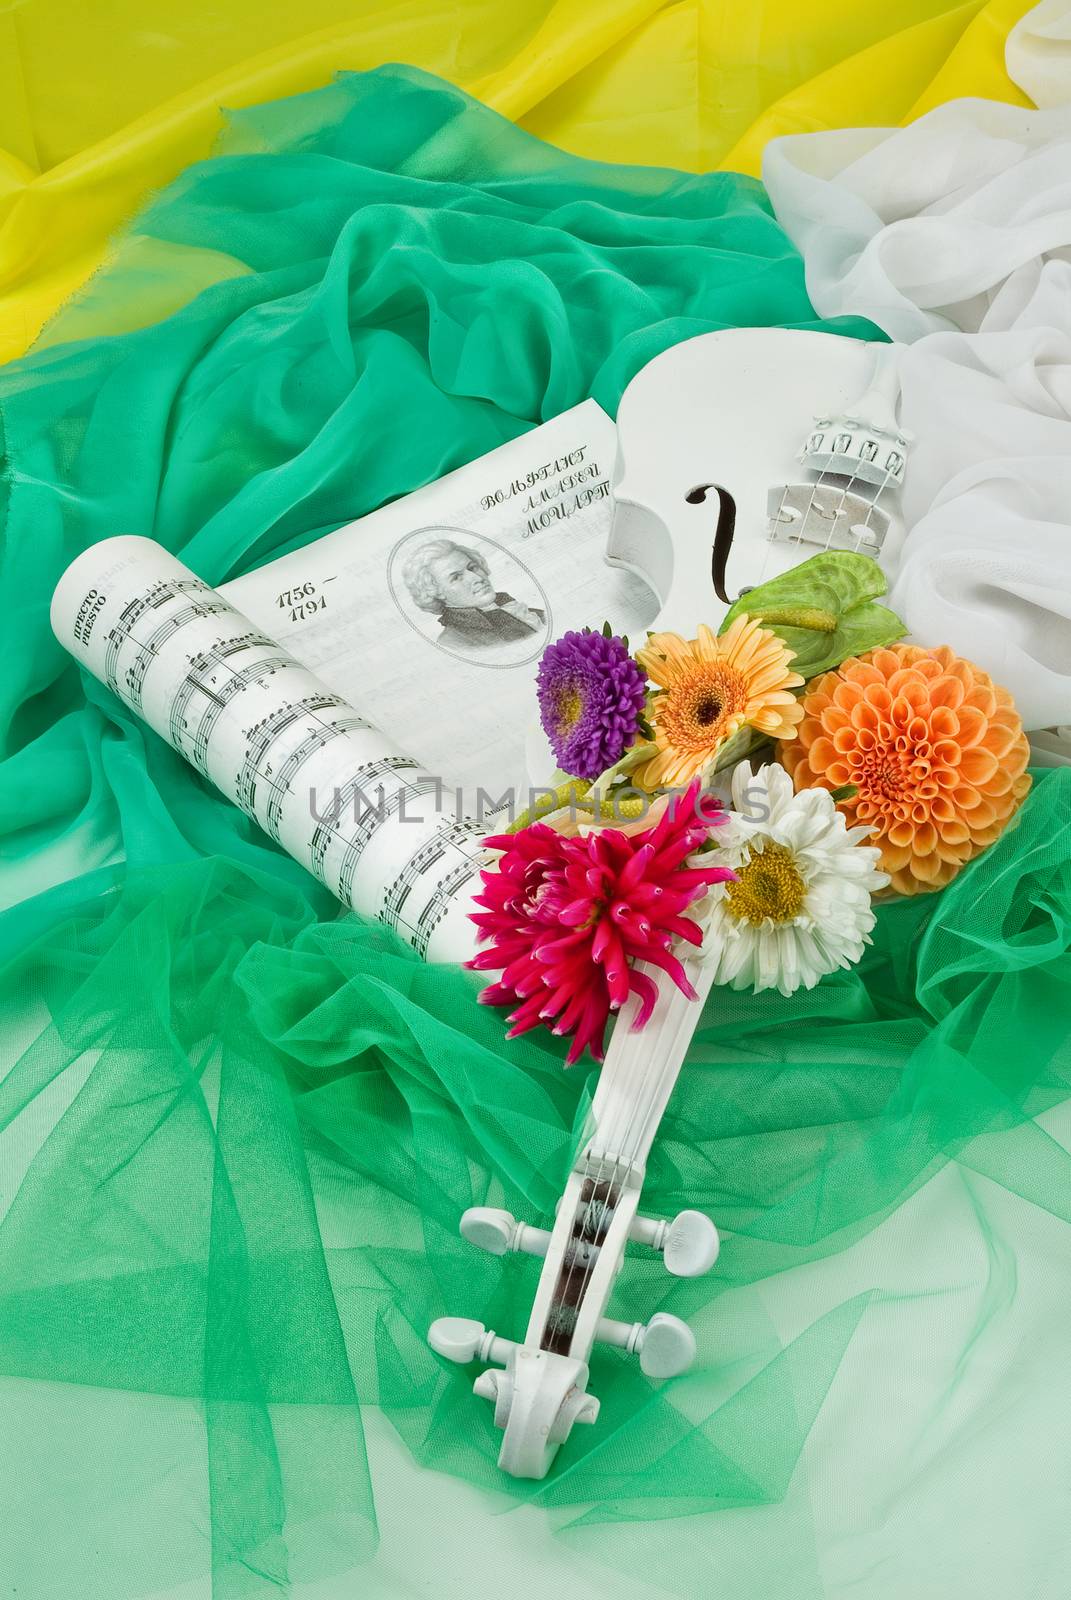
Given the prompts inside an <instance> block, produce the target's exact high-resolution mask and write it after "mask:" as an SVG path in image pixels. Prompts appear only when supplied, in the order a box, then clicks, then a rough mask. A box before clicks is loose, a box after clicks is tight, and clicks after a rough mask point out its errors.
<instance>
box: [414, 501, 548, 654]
mask: <svg viewBox="0 0 1071 1600" xmlns="http://www.w3.org/2000/svg"><path fill="white" fill-rule="evenodd" d="M429 538H444V539H447V538H449V539H452V540H455V541H456V543H457V544H458V545H460V546H462V547H476V548H478V549H479V551H480V553H481V554H482V555H484V556H485V557H486V559H487V562H488V565H489V566H490V567H491V570H492V573H494V572H495V563H494V561H492V560H491V555H492V554H493V555H494V557H495V558H497V561H498V563H499V566H500V567H506V568H507V569H508V568H509V567H513V568H514V569H515V570H516V571H517V572H519V573H521V574H523V576H524V578H525V580H526V582H527V583H528V584H530V585H531V588H532V591H533V593H534V594H537V595H538V596H539V599H540V603H541V609H542V611H543V613H544V617H545V619H546V620H545V621H544V624H543V630H542V632H541V633H539V634H536V635H534V640H535V642H534V643H533V645H532V649H531V651H530V652H529V653H528V654H526V655H518V656H515V657H513V658H512V659H510V660H509V661H487V660H482V659H481V657H480V654H479V652H478V651H475V650H474V651H471V652H469V651H464V650H455V649H454V648H453V647H452V646H450V645H448V644H440V643H439V641H438V640H437V639H432V638H429V636H428V635H427V634H426V633H425V632H424V630H423V629H422V628H421V626H420V624H419V623H418V622H417V621H416V620H415V619H414V617H412V616H411V615H410V610H411V609H415V607H414V602H413V600H412V598H411V597H410V596H409V591H408V589H406V587H405V585H404V583H400V584H396V583H395V581H394V575H395V572H396V571H397V569H398V566H399V562H400V560H401V559H404V554H403V553H404V551H405V550H406V549H407V547H410V546H412V545H413V543H414V542H415V541H416V540H420V539H424V540H427V539H429ZM387 587H388V589H389V590H390V597H391V599H392V600H393V601H394V608H395V610H396V611H397V612H398V614H399V615H400V616H401V617H403V618H404V619H405V621H406V622H407V623H408V624H409V626H410V627H411V628H412V630H413V632H414V633H415V634H418V635H419V637H420V638H421V639H423V641H424V643H425V644H430V645H431V646H432V648H433V649H435V650H441V651H442V653H443V655H445V656H450V657H451V659H452V660H454V661H463V662H465V663H466V664H467V665H468V666H473V667H483V668H485V669H487V670H489V671H497V672H511V671H512V670H513V669H514V668H515V667H523V666H527V665H528V663H529V662H531V661H536V660H538V658H539V657H540V656H541V655H542V654H543V651H544V650H545V649H546V647H547V645H548V644H549V643H550V641H551V639H552V637H553V633H552V629H553V625H554V618H553V615H552V608H551V604H550V597H549V596H548V594H547V592H546V590H545V589H544V587H543V585H542V584H541V583H540V581H539V579H538V578H537V577H536V575H535V573H534V572H533V571H532V569H531V568H530V567H529V566H527V565H526V564H525V562H523V561H522V560H521V559H520V558H519V557H518V556H515V555H514V554H513V552H512V550H507V549H506V547H505V545H502V544H499V543H498V541H497V540H496V539H491V538H489V537H488V535H487V534H485V533H473V532H472V531H471V529H468V528H451V527H447V526H446V525H445V524H444V523H441V522H433V523H429V524H428V525H427V526H426V527H423V528H413V529H412V530H411V531H410V532H409V533H404V534H403V535H402V537H401V538H400V539H398V540H397V541H396V543H395V544H393V545H392V546H391V549H390V552H389V554H388V556H387ZM403 595H404V596H405V597H406V598H405V599H404V600H403V599H402V596H403ZM407 605H408V608H409V609H407ZM424 614H425V615H426V616H428V617H429V618H430V616H431V613H430V612H426V613H424Z"/></svg>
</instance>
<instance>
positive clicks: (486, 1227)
mask: <svg viewBox="0 0 1071 1600" xmlns="http://www.w3.org/2000/svg"><path fill="white" fill-rule="evenodd" d="M460 1228H461V1237H462V1238H463V1239H467V1240H468V1242H469V1244H474V1245H476V1247H477V1248H478V1249H480V1250H486V1251H487V1252H488V1253H489V1254H490V1255H493V1256H504V1255H506V1254H507V1253H508V1252H509V1251H510V1250H521V1251H523V1252H524V1254H525V1255H529V1256H545V1255H546V1253H547V1248H548V1246H549V1244H550V1234H549V1233H548V1232H547V1230H546V1229H545V1228H530V1227H529V1226H528V1224H527V1223H526V1222H518V1221H517V1219H516V1217H514V1216H511V1214H510V1213H509V1212H508V1211H500V1210H499V1209H498V1208H497V1206H470V1207H469V1209H468V1210H467V1211H466V1212H465V1213H464V1214H463V1215H462V1218H461V1223H460Z"/></svg>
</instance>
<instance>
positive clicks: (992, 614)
mask: <svg viewBox="0 0 1071 1600" xmlns="http://www.w3.org/2000/svg"><path fill="white" fill-rule="evenodd" d="M1061 18H1062V21H1061ZM1061 28H1062V29H1063V31H1064V34H1065V36H1066V35H1068V34H1071V7H1069V6H1068V5H1067V0H1056V3H1055V4H1051V5H1047V6H1041V7H1039V8H1038V10H1037V12H1036V13H1031V14H1030V15H1029V16H1028V17H1026V18H1025V19H1024V20H1023V22H1022V23H1021V25H1020V26H1019V27H1018V28H1017V29H1016V30H1014V31H1013V33H1012V35H1011V37H1010V39H1009V42H1008V57H1009V64H1010V65H1014V70H1015V72H1016V75H1017V77H1018V79H1019V81H1020V82H1021V83H1022V84H1023V86H1024V87H1025V88H1026V89H1027V90H1028V91H1029V92H1030V93H1032V94H1034V95H1036V97H1037V99H1038V101H1039V102H1040V103H1043V104H1044V106H1045V109H1044V110H1041V111H1027V110H1024V109H1020V108H1018V107H1014V106H1007V105H996V104H993V103H991V102H987V101H982V100H956V101H952V102H950V103H949V104H947V105H944V106H941V107H939V108H938V109H936V110H933V111H930V112H929V113H927V114H926V115H925V116H923V117H920V118H919V120H918V121H916V122H914V123H913V124H912V125H911V126H910V127H909V128H903V129H895V128H881V129H879V128H845V129H842V130H840V131H838V132H836V133H820V134H810V135H801V136H799V137H797V138H788V139H783V140H777V141H775V142H774V143H773V144H771V145H770V146H769V147H768V149H767V152H766V156H765V162H764V172H765V179H766V183H767V185H768V187H769V191H770V196H771V199H772V201H773V204H774V207H775V209H776V211H777V215H778V219H779V220H780V221H781V222H782V223H783V224H784V227H785V229H786V230H787V232H788V233H789V234H790V235H791V237H792V238H793V239H794V241H795V242H796V244H797V245H798V246H799V248H800V250H801V251H802V253H803V256H804V260H805V262H806V267H807V286H808V290H809V292H810V294H811V296H812V298H813V300H814V303H815V305H816V306H817V307H818V309H819V310H821V311H822V312H823V313H824V314H825V315H827V316H838V315H845V314H848V313H854V314H855V315H857V316H866V317H870V318H872V319H873V320H874V321H875V322H876V323H877V324H878V325H879V326H880V327H881V328H882V329H883V330H884V331H885V332H886V333H888V334H889V335H890V336H891V337H892V338H894V339H896V340H901V341H903V342H904V343H905V344H906V345H907V346H908V348H907V349H906V350H905V351H904V352H903V354H902V356H901V358H900V362H899V369H900V376H901V384H902V396H901V404H900V420H901V423H902V425H903V426H904V427H906V428H907V429H908V430H909V431H910V432H911V433H912V434H913V435H914V437H915V439H916V440H917V444H916V446H915V447H914V448H913V450H912V456H911V467H910V471H909V472H908V474H907V478H906V482H905V490H904V514H905V520H906V523H907V528H908V534H907V539H906V542H905V545H904V549H903V553H902V558H901V562H900V566H899V571H898V574H897V579H896V583H895V586H894V589H893V594H892V601H893V604H894V605H895V606H896V607H897V609H898V610H899V612H900V613H901V615H903V617H904V619H905V620H906V622H907V623H908V625H909V626H910V627H911V628H912V630H913V631H914V632H915V633H916V634H917V635H918V636H919V637H920V638H923V639H928V638H932V637H934V636H935V631H940V630H942V629H943V630H944V634H943V636H944V637H946V638H947V639H948V641H949V643H951V644H953V645H954V646H955V647H956V649H957V650H959V651H960V652H961V653H962V654H964V655H966V656H968V657H971V658H972V659H976V660H978V661H980V662H982V663H983V664H984V665H985V666H986V668H987V669H988V670H989V671H990V672H991V673H992V674H993V675H994V676H995V677H996V678H997V679H998V680H999V681H1001V682H1003V683H1004V684H1006V686H1007V687H1008V688H1009V689H1010V690H1011V691H1012V693H1013V694H1014V695H1015V697H1016V700H1017V702H1018V704H1019V707H1020V710H1021V711H1022V714H1023V718H1024V721H1025V722H1026V725H1027V727H1029V728H1032V729H1037V728H1047V727H1049V726H1053V725H1055V726H1067V725H1069V724H1071V538H1069V536H1068V529H1067V507H1068V505H1069V504H1071V182H1069V179H1068V174H1069V172H1071V54H1069V53H1068V51H1067V50H1066V49H1063V50H1060V49H1055V50H1052V51H1050V52H1049V53H1045V52H1043V51H1042V50H1041V49H1040V48H1039V40H1041V39H1046V38H1047V39H1050V40H1051V39H1055V38H1057V37H1058V36H1059V32H1060V29H1061Z"/></svg>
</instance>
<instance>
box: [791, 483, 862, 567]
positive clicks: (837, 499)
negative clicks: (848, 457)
mask: <svg viewBox="0 0 1071 1600" xmlns="http://www.w3.org/2000/svg"><path fill="white" fill-rule="evenodd" d="M766 512H767V519H768V521H767V532H768V534H769V537H770V538H771V539H776V540H779V541H782V542H784V543H788V544H813V545H817V546H818V547H819V548H820V549H822V550H858V551H860V552H861V553H862V554H863V555H867V556H876V555H877V554H878V552H879V551H880V550H881V547H882V545H883V544H884V543H885V538H886V535H887V534H888V532H889V526H890V518H889V515H888V512H886V511H883V510H882V509H881V507H880V506H878V505H877V504H876V502H875V501H874V500H870V499H868V498H867V497H866V496H865V495H862V494H857V493H855V492H854V491H852V490H849V489H847V488H845V487H843V486H842V485H838V484H836V483H789V484H784V485H782V486H781V487H779V488H775V489H771V490H770V494H769V499H768V501H767V508H766Z"/></svg>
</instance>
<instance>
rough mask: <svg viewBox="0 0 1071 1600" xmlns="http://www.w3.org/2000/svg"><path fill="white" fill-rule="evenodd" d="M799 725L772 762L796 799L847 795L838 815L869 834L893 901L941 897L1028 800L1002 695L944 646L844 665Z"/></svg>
mask: <svg viewBox="0 0 1071 1600" xmlns="http://www.w3.org/2000/svg"><path fill="white" fill-rule="evenodd" d="M803 713H804V715H803V721H802V722H801V724H800V726H799V729H798V737H797V738H795V739H793V740H792V742H791V743H789V744H786V745H785V746H784V748H783V749H782V751H781V761H782V762H783V763H784V765H785V766H786V767H787V768H788V770H789V772H790V773H791V774H792V777H793V780H794V782H795V785H796V788H797V789H809V788H819V787H820V788H823V789H839V788H841V787H843V786H845V785H847V784H853V785H854V786H855V788H856V791H857V792H856V794H855V795H854V796H853V797H852V798H851V799H848V800H844V801H842V802H841V804H842V805H843V807H844V810H845V811H846V812H847V813H848V815H849V818H850V820H852V821H854V822H858V823H865V824H867V825H868V826H869V827H870V829H871V835H872V838H873V840H874V843H875V844H877V845H879V846H880V847H881V865H882V867H883V868H884V869H885V871H886V872H887V873H888V874H889V876H890V878H891V880H892V888H893V889H894V890H896V891H897V893H899V894H918V893H920V892H925V891H926V890H928V889H940V888H943V887H944V885H945V884H946V883H948V882H949V880H950V879H951V878H954V877H955V875H956V873H957V872H958V871H959V870H960V868H961V867H962V866H964V865H965V864H966V863H967V862H968V861H970V860H971V859H972V858H973V857H974V856H976V855H978V853H979V851H981V850H984V849H985V848H986V846H987V845H991V844H992V843H993V841H994V839H996V838H997V837H998V835H999V834H1000V833H1001V831H1002V830H1003V828H1004V827H1005V826H1006V824H1007V822H1008V820H1009V818H1010V817H1011V816H1012V815H1013V814H1014V812H1015V811H1016V810H1017V809H1018V807H1019V805H1020V804H1021V803H1022V800H1023V797H1024V796H1025V794H1026V792H1027V790H1028V789H1029V788H1030V777H1029V775H1028V773H1027V772H1026V770H1025V769H1026V763H1027V757H1028V755H1029V746H1028V745H1027V740H1026V735H1025V733H1024V732H1023V725H1022V722H1021V721H1020V719H1019V713H1018V712H1017V711H1016V709H1015V704H1014V702H1013V700H1012V697H1011V695H1010V694H1009V693H1008V691H1007V690H1006V689H1001V688H999V687H998V685H996V684H995V683H994V682H993V680H992V678H990V676H989V674H988V673H986V672H983V671H982V670H981V668H980V667H976V666H974V665H973V663H972V662H970V661H964V660H963V659H962V658H961V657H959V656H957V655H956V654H955V652H954V651H952V650H950V649H949V648H948V647H947V645H941V646H940V647H939V648H938V649H936V650H924V649H922V648H920V647H919V646H918V645H912V644H898V645H893V646H892V647H891V648H890V649H887V650H872V651H871V652H870V653H869V654H868V655H864V656H860V657H858V658H853V659H851V660H848V661H844V662H842V663H841V665H840V666H839V667H837V668H836V670H835V671H833V672H826V673H823V675H822V676H821V677H819V678H816V679H815V680H814V682H813V683H812V684H811V685H810V687H809V689H808V692H807V694H806V695H805V696H804V698H803Z"/></svg>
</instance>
